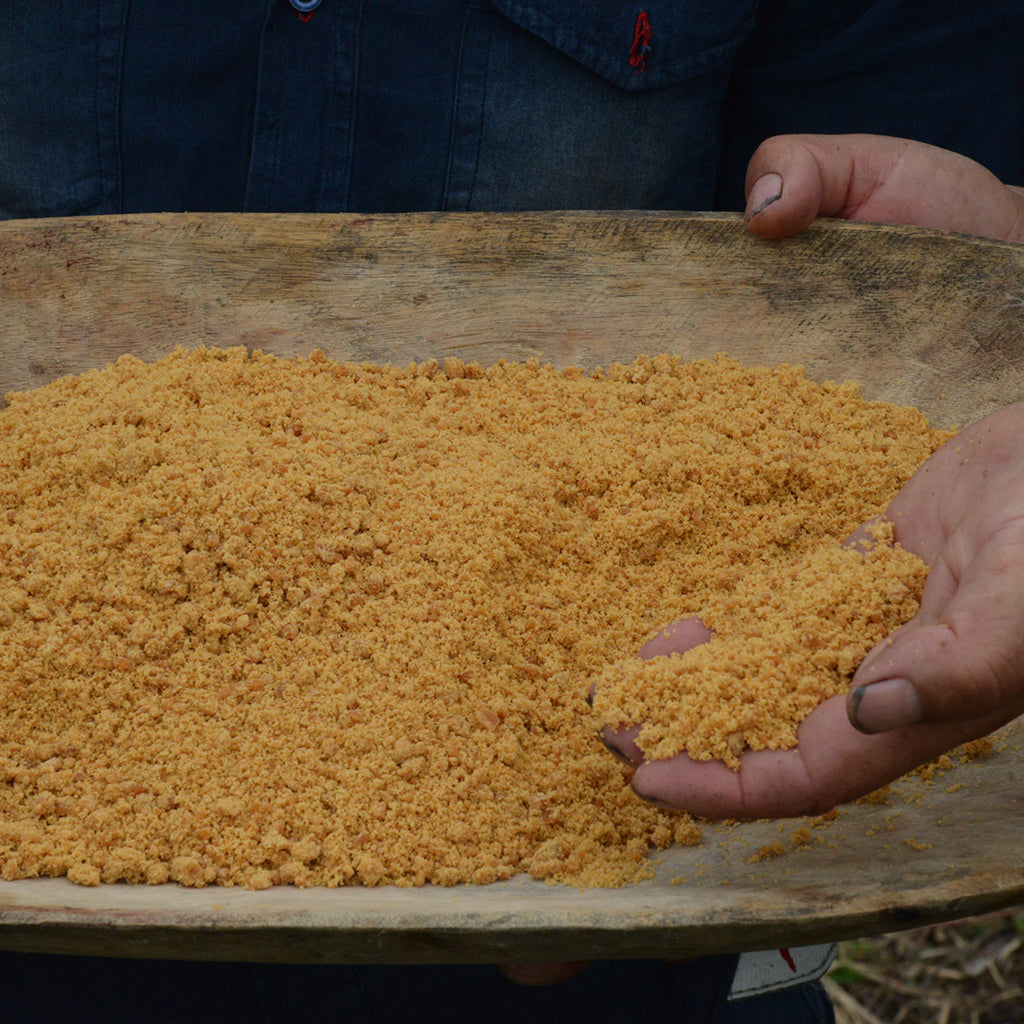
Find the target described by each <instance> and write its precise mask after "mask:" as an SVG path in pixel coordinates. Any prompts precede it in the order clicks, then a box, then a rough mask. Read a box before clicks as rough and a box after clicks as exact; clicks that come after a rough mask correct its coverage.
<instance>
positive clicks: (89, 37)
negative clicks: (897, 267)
mask: <svg viewBox="0 0 1024 1024" xmlns="http://www.w3.org/2000/svg"><path fill="white" fill-rule="evenodd" d="M641 9H643V10H645V11H646V12H647V13H648V15H649V20H650V25H651V39H650V52H649V53H648V54H647V56H646V59H645V62H644V69H643V70H642V71H638V70H636V69H634V67H632V66H631V65H630V61H629V57H630V50H631V47H632V45H633V39H634V32H635V29H636V25H637V16H638V13H639V11H640V10H641ZM0 13H2V14H4V15H6V17H4V18H3V25H4V29H3V32H2V33H0V217H16V216H17V217H30V216H42V215H56V214H77V213H118V212H136V211H152V210H185V209H187V210H208V211H212V210H341V209H349V210H361V211H365V212H378V211H387V210H395V211H400V210H413V209H442V210H468V209H474V210H488V209H490V210H499V209H501V210H504V209H527V208H533V209H544V208H547V209H550V208H559V207H561V208H625V207H633V208H661V209H710V208H713V207H716V206H717V207H719V208H727V209H728V208H740V207H741V206H742V179H743V171H744V168H745V165H746V161H747V159H748V158H749V156H750V153H751V152H752V150H753V148H754V147H755V146H756V144H757V143H758V142H759V141H761V139H763V138H764V137H766V136H768V135H771V134H775V133H778V132H783V131H820V132H849V131H861V132H880V133H887V134H898V135H904V136H910V137H913V138H917V139H921V140H923V141H927V142H932V143H935V144H937V145H941V146H945V147H947V148H951V149H955V150H958V151H960V152H964V153H966V154H967V155H969V156H972V157H974V158H975V159H977V160H979V161H981V162H982V163H984V164H985V165H986V166H988V167H990V168H991V169H992V170H993V171H994V172H995V173H996V174H997V175H998V176H1000V177H1001V178H1003V179H1004V180H1006V181H1008V182H1011V183H1021V182H1024V143H1022V140H1024V70H1022V69H1024V62H1022V61H1021V60H1020V59H1019V54H1020V53H1021V52H1024V0H972V2H971V3H970V4H965V3H962V2H961V0H833V2H830V3H821V0H689V2H686V3H680V2H678V0H675V2H667V0H649V2H646V3H642V4H641V3H636V2H633V3H629V2H623V0H592V2H590V3H585V4H582V3H578V2H577V0H529V2H526V3H522V2H515V0H493V2H492V3H488V2H485V0H432V2H430V3H424V2H418V3H417V2H414V0H372V2H371V0H324V2H323V3H321V4H320V5H319V7H317V9H316V10H315V11H314V12H313V15H312V17H310V18H309V20H307V21H303V20H302V19H301V18H300V17H299V16H298V12H297V11H296V10H295V9H294V8H293V7H292V6H291V4H290V3H289V2H288V0H204V2H203V3H202V4H193V3H183V2H181V0H160V2H158V0H134V2H132V3H129V2H128V0H34V2H33V3H32V4H31V5H29V6H25V5H24V4H18V5H17V6H15V5H14V3H13V0H0Z"/></svg>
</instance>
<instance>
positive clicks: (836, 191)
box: [744, 135, 895, 238]
mask: <svg viewBox="0 0 1024 1024" xmlns="http://www.w3.org/2000/svg"><path fill="white" fill-rule="evenodd" d="M851 140H856V141H851ZM893 142H895V140H891V139H885V138H881V137H875V136H829V135H817V136H815V135H781V136H776V137H774V138H771V139H767V140H766V141H765V142H763V143H761V145H760V146H759V147H758V148H757V150H756V152H755V153H754V155H753V157H752V158H751V160H750V163H749V165H748V166H747V186H746V190H747V207H746V212H745V214H744V221H745V223H746V225H747V227H748V229H749V230H750V231H751V232H753V233H754V234H755V235H758V236H760V237H761V238H781V237H783V236H785V235H795V234H797V233H799V232H800V231H803V230H804V229H805V228H807V227H808V226H809V225H810V224H811V222H812V221H813V220H814V219H815V217H819V216H821V217H838V216H842V215H843V213H844V211H845V210H846V209H847V206H848V205H849V200H850V194H851V192H852V191H853V186H854V180H855V170H856V168H857V167H858V157H859V158H860V159H861V166H862V167H863V161H864V160H867V158H868V157H869V156H870V157H871V160H872V162H880V163H886V162H887V161H888V158H889V152H890V149H891V143H893ZM858 147H859V148H858ZM864 176H865V175H864V172H863V170H862V172H861V178H864ZM870 180H871V181H877V174H875V173H874V172H872V174H871V176H870ZM862 187H863V186H862Z"/></svg>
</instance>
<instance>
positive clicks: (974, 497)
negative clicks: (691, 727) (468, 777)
mask: <svg viewBox="0 0 1024 1024" xmlns="http://www.w3.org/2000/svg"><path fill="white" fill-rule="evenodd" d="M885 515H886V517H887V518H888V519H889V520H891V522H892V523H893V524H894V532H895V536H896V539H897V541H898V542H899V543H900V544H901V545H902V546H903V547H904V548H907V549H908V550H910V551H912V552H914V553H915V554H917V555H919V556H920V557H921V558H923V559H924V560H925V561H926V562H927V563H928V565H929V575H928V581H927V584H926V586H925V590H924V594H923V597H922V601H921V607H920V610H919V612H918V614H917V615H916V616H915V618H914V619H913V620H911V621H910V622H909V623H907V624H906V625H905V626H903V627H902V628H901V629H900V630H898V631H897V632H896V633H895V634H893V636H891V637H890V638H888V639H887V640H885V641H883V642H882V643H880V644H879V645H878V646H877V647H876V648H875V649H874V650H873V651H871V652H870V653H869V654H868V656H867V657H866V658H865V659H864V662H863V663H862V664H861V666H860V667H859V669H858V670H857V672H856V674H855V676H854V678H853V683H852V686H851V690H850V693H849V695H848V697H846V698H844V697H841V696H840V697H835V698H832V699H831V700H827V701H825V702H824V703H823V704H821V705H820V706H819V707H818V708H816V709H815V710H814V711H813V712H812V713H811V714H810V715H809V716H808V717H807V719H806V720H805V721H804V722H803V724H802V725H801V726H800V728H799V731H798V745H797V746H796V747H795V748H794V749H792V750H786V751H769V750H762V751H747V752H746V753H745V754H743V756H742V757H741V766H740V769H739V771H733V770H732V769H730V768H728V767H727V766H726V765H725V764H723V763H722V762H720V761H693V760H691V759H690V758H688V757H687V756H686V755H681V756H679V757H676V758H673V759H671V760H667V761H650V762H644V760H643V755H642V753H641V751H640V750H639V748H638V747H637V746H636V744H635V742H634V738H635V735H636V730H624V731H622V732H620V733H614V734H613V733H609V732H607V731H606V733H605V737H604V738H605V741H606V742H607V743H608V745H609V746H610V747H612V749H613V750H615V751H617V752H618V753H619V754H620V755H621V756H623V757H625V758H626V759H627V760H629V761H632V762H633V763H634V764H636V765H637V766H638V767H637V769H636V772H635V774H634V776H633V788H634V790H635V791H636V792H637V794H638V795H640V796H641V797H644V798H645V799H647V800H651V801H654V802H656V803H659V804H663V805H666V806H671V807H675V808H679V809H682V810H686V811H689V812H691V813H693V814H697V815H699V816H702V817H707V818H718V819H720V818H762V817H787V816H792V815H802V814H821V813H823V812H825V811H827V810H829V809H830V808H832V807H834V806H835V805H836V804H839V803H843V802H845V801H849V800H853V799H855V798H857V797H859V796H863V795H865V794H867V793H869V792H871V791H873V790H875V789H877V788H878V787H880V786H882V785H885V784H886V783H889V782H891V781H893V780H894V779H896V778H898V777H899V776H900V775H902V774H904V773H905V772H907V771H909V770H910V769H912V768H914V767H916V766H917V765H920V764H923V763H925V762H927V761H929V760H931V759H932V758H934V757H936V756H938V755H939V754H942V753H944V752H946V751H948V750H950V749H952V748H953V747H955V746H957V745H959V744H961V743H964V742H966V741H968V740H972V739H976V738H978V737H980V736H984V735H986V734H988V733H990V732H992V731H993V730H994V729H996V728H998V727H999V726H1001V725H1003V724H1005V723H1006V722H1008V721H1010V720H1011V719H1013V718H1015V717H1016V716H1017V715H1018V714H1020V713H1021V712H1022V711H1024V403H1020V404H1017V405H1013V406H1008V407H1007V408H1005V409H1001V410H1000V411H998V412H996V413H993V414H992V415H990V416H988V417H986V418H985V419H982V420H980V421H978V422H977V423H975V424H974V425H972V426H971V427H968V428H967V429H966V430H964V431H962V432H961V433H960V434H958V435H957V436H956V437H954V438H953V439H952V440H951V441H950V442H948V443H947V444H946V445H944V446H943V447H942V448H940V449H939V451H937V452H936V453H935V455H933V456H932V457H931V459H929V460H928V461H927V462H926V463H925V464H924V465H923V466H922V467H921V468H920V469H919V470H918V472H917V473H916V474H915V475H914V476H913V477H912V478H911V480H910V481H909V482H908V483H907V485H906V486H905V487H904V488H903V489H902V490H901V491H900V493H899V494H898V495H897V496H896V498H895V499H894V500H893V502H892V503H891V505H890V506H889V508H888V509H887V510H886V513H885ZM707 636H708V634H707V632H706V631H705V630H704V629H703V627H701V626H700V624H699V623H697V622H695V621H694V620H688V621H684V622H682V623H677V624H675V626H674V627H672V628H670V630H668V631H667V633H666V634H664V635H662V636H659V638H658V639H657V640H655V641H653V642H652V643H651V644H648V645H647V646H646V647H645V648H644V649H643V650H642V651H641V656H644V657H651V656H653V655H656V654H664V653H668V651H669V650H677V651H682V650H686V649H688V648H689V647H692V646H694V645H695V644H696V643H700V642H702V641H703V640H705V639H707Z"/></svg>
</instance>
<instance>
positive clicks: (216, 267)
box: [0, 214, 1024, 421]
mask: <svg viewBox="0 0 1024 1024" xmlns="http://www.w3.org/2000/svg"><path fill="white" fill-rule="evenodd" d="M1022 333H1024V250H1022V248H1021V247H1019V246H1014V245H1010V244H1001V243H994V242H986V241H981V240H977V239H970V238H965V237H962V236H951V235H943V234H940V233H936V232H927V231H919V230H913V229H906V228H870V227H865V226H863V225H851V224H842V223H833V224H822V225H821V226H818V227H816V228H814V229H813V230H811V231H810V232H808V233H807V234H806V235H804V236H802V237H801V238H797V239H789V240H785V241H781V242H775V243H765V242H760V241H757V240H756V239H753V238H751V237H749V236H748V235H746V234H745V233H744V231H743V230H742V227H741V226H740V224H739V220H738V218H736V217H734V216H730V215H718V216H715V215H704V216H685V215H670V214H665V215H643V214H637V215H629V214H619V215H606V214H561V215H560V214H536V215H522V214H518V215H517V214H510V215H485V214H479V215H478V214H464V215H450V214H449V215H438V214H422V215H397V216H378V217H357V216H346V215H340V216H304V215H295V216H293V215H262V216H260V215H256V216H254V215H232V214H223V215H206V216H189V215H164V216H140V217H125V218H92V219H87V218H86V219H70V220H51V221H45V220H44V221H21V222H7V223H6V224H0V345H2V348H0V352H2V355H3V360H2V366H0V392H5V391H9V390H14V389H20V388H26V387H34V386H36V385H38V384H41V383H44V382H45V381H47V380H49V379H51V378H52V377H54V376H57V375H59V374H62V373H72V372H77V371H80V370H82V369H86V368H88V367H91V366H96V365H102V364H103V363H105V362H107V361H109V360H111V359H113V358H115V357H116V356H118V355H119V354H121V353H123V352H134V353H136V354H137V355H140V356H141V357H143V358H153V357H156V356H158V355H160V354H163V353H165V352H166V351H168V350H169V349H170V348H171V347H173V345H175V344H182V345H197V344H206V345H247V346H250V347H258V348H263V349H265V350H267V351H272V352H277V353H281V354H291V353H296V352H309V351H311V350H313V349H315V348H322V349H323V350H324V351H325V352H327V353H328V354H329V355H331V356H334V357H336V358H338V359H356V360H374V361H388V360H389V361H391V362H395V363H406V362H408V361H410V360H419V359H425V358H428V357H431V356H446V355H456V356H459V357H460V358H463V359H475V360H478V361H480V362H483V363H489V362H493V361H495V360H496V359H499V358H510V359H512V358H514V359H523V358H530V357H536V358H540V359H543V360H551V361H552V362H554V363H556V364H558V365H562V364H567V363H578V364H580V365H584V366H588V367H589V366H593V365H604V364H607V363H609V362H612V361H615V360H623V359H628V358H631V357H632V356H633V355H635V354H637V353H649V354H650V353H655V352H657V351H671V352H677V353H680V354H684V355H687V356H693V357H700V356H705V355H713V354H714V353H715V352H717V351H721V350H725V351H728V352H729V353H730V354H732V355H735V356H737V357H738V358H743V359H745V360H748V361H753V362H778V361H781V360H787V361H796V362H802V363H804V364H805V365H806V366H807V367H808V370H809V372H810V373H811V374H812V375H814V376H816V377H830V378H832V377H840V378H851V379H856V380H859V381H863V382H864V383H865V385H866V390H867V391H868V392H869V393H870V394H871V395H872V396H877V397H881V398H885V399H887V400H892V401H899V402H911V403H913V404H916V405H918V406H919V407H921V408H923V409H925V410H926V411H927V412H929V413H930V414H931V415H933V416H936V417H938V418H941V419H943V420H947V421H950V420H961V419H964V418H971V417H973V416H974V415H975V414H976V412H977V411H979V410H981V409H985V408H990V407H992V406H994V405H997V404H1001V403H1002V402H1004V401H1005V400H1006V399H1007V397H1008V396H1010V395H1016V394H1017V393H1018V392H1024V388H1022V382H1024V376H1022V374H1024V370H1022V357H1021V354H1020V352H1019V346H1020V341H1021V337H1022Z"/></svg>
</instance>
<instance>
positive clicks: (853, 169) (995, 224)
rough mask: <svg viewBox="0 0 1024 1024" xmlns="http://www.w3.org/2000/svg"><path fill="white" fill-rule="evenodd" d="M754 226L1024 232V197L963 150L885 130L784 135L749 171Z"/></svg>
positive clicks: (750, 224) (765, 233) (773, 234)
mask: <svg viewBox="0 0 1024 1024" xmlns="http://www.w3.org/2000/svg"><path fill="white" fill-rule="evenodd" d="M746 187H747V208H746V214H745V218H744V219H745V221H746V224H747V228H748V229H749V230H750V231H751V232H752V233H753V234H755V235H758V236H760V237H761V238H781V237H783V236H785V235H793V234H796V233H798V232H800V231H803V230H804V228H806V227H807V226H808V225H809V224H810V223H811V221H812V220H813V219H814V218H815V217H818V216H822V217H843V218H846V219H850V220H863V221H873V222H875V223H885V224H914V225H917V226H920V227H929V228H939V229H942V230H946V231H961V232H965V233H968V234H973V235H981V236H984V237H989V238H1005V239H1011V240H1012V239H1018V238H1020V237H1022V235H1024V194H1022V193H1021V192H1020V191H1019V190H1016V189H1011V188H1008V187H1007V186H1005V185H1003V184H1002V182H1000V181H999V179H998V178H996V177H995V175H993V174H992V173H991V172H989V171H988V170H986V169H985V168H984V167H982V166H981V165H980V164H977V163H975V162H974V161H973V160H970V159H968V158H967V157H965V156H962V155H960V154H959V153H952V152H950V151H949V150H945V149H939V148H938V147H935V146H929V145H926V144H925V143H921V142H913V141H911V140H909V139H896V138H890V137H888V136H882V135H780V136H776V137H774V138H771V139H767V140H765V141H764V142H763V143H762V144H761V145H760V146H759V147H758V149H757V150H756V152H755V153H754V155H753V157H752V158H751V160H750V164H749V165H748V168H747V186H746Z"/></svg>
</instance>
